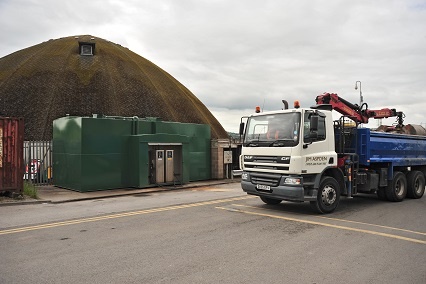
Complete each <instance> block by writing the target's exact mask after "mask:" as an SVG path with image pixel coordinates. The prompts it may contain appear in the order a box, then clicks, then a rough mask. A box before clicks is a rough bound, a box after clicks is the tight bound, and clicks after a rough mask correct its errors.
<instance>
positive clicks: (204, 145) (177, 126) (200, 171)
mask: <svg viewBox="0 0 426 284" xmlns="http://www.w3.org/2000/svg"><path fill="white" fill-rule="evenodd" d="M156 131H157V133H179V134H181V135H185V136H188V138H189V145H188V150H189V152H188V154H189V156H188V157H189V159H188V160H189V163H188V162H187V164H188V165H187V169H188V170H189V181H197V180H207V179H210V178H211V152H210V139H211V131H210V126H209V125H204V124H193V123H177V122H156Z"/></svg>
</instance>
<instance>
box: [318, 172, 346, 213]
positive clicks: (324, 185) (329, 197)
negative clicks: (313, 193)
mask: <svg viewBox="0 0 426 284" xmlns="http://www.w3.org/2000/svg"><path fill="white" fill-rule="evenodd" d="M339 201H340V187H339V184H338V183H337V181H336V180H335V179H334V178H332V177H323V178H321V182H320V186H319V188H318V195H317V200H316V201H311V206H312V208H313V209H314V210H316V211H317V212H319V213H331V212H333V211H334V210H335V209H336V208H337V205H339Z"/></svg>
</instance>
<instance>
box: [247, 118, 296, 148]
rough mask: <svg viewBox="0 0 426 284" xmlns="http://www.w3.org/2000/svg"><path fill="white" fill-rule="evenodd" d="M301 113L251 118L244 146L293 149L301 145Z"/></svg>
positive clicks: (248, 122)
mask: <svg viewBox="0 0 426 284" xmlns="http://www.w3.org/2000/svg"><path fill="white" fill-rule="evenodd" d="M299 132H300V113H299V112H296V113H280V114H269V115H261V116H253V117H250V118H249V120H248V121H247V128H246V135H245V137H244V146H246V147H258V146H261V147H293V146H296V145H297V144H298V143H299Z"/></svg>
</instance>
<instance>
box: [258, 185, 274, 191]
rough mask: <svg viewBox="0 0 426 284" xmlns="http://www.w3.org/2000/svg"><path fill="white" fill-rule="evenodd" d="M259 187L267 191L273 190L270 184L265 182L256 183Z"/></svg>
mask: <svg viewBox="0 0 426 284" xmlns="http://www.w3.org/2000/svg"><path fill="white" fill-rule="evenodd" d="M256 188H257V189H260V190H267V191H271V187H270V186H269V185H264V184H257V185H256Z"/></svg>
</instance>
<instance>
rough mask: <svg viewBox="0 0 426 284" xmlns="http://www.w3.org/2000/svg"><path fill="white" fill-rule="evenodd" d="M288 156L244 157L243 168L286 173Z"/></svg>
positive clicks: (288, 161)
mask: <svg viewBox="0 0 426 284" xmlns="http://www.w3.org/2000/svg"><path fill="white" fill-rule="evenodd" d="M289 164H290V156H249V155H245V156H244V167H245V168H247V169H263V170H280V171H288V170H289V168H290V167H289Z"/></svg>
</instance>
